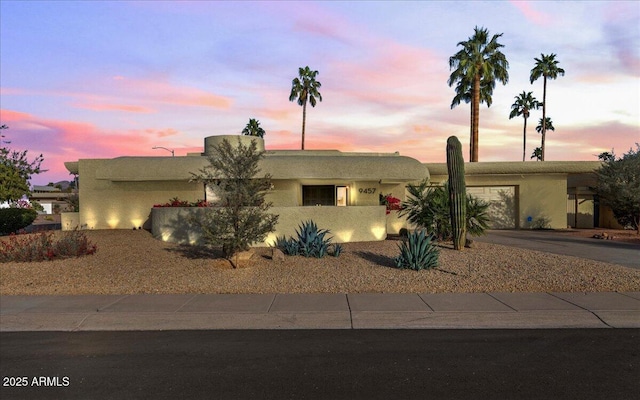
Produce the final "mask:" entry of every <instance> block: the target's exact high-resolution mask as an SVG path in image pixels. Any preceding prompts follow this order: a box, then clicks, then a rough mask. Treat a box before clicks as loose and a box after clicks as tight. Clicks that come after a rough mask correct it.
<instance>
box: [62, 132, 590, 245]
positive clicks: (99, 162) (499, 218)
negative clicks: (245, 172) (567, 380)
mask: <svg viewBox="0 0 640 400" xmlns="http://www.w3.org/2000/svg"><path fill="white" fill-rule="evenodd" d="M224 139H228V140H230V142H231V143H232V144H233V143H235V142H237V141H238V140H240V141H242V142H243V143H245V144H248V143H250V141H251V140H256V141H257V143H258V147H259V149H261V150H262V149H264V141H263V139H261V138H255V137H249V136H235V135H233V136H232V135H225V136H210V137H207V138H205V146H204V148H205V152H204V153H195V154H188V155H187V156H184V157H118V158H113V159H81V160H79V161H75V162H67V163H65V166H66V167H67V169H68V170H69V172H71V173H73V174H78V175H79V178H80V181H81V182H82V185H81V186H80V191H79V196H80V212H79V213H77V214H76V215H75V216H74V218H75V219H70V217H69V216H67V218H66V219H65V216H63V221H62V224H63V229H71V228H73V227H75V226H76V225H77V226H80V227H81V228H84V229H132V228H138V227H144V228H145V229H150V230H151V231H152V232H153V234H154V235H155V236H156V237H158V238H161V239H163V240H167V241H177V242H195V241H197V239H198V237H197V235H194V234H193V233H192V232H191V230H192V226H191V224H189V223H188V218H189V217H188V215H187V213H192V212H197V209H172V208H153V205H154V204H159V203H166V202H168V201H169V199H171V198H174V197H178V198H180V199H181V200H188V201H192V202H195V201H197V200H200V199H206V190H205V188H204V185H202V184H201V183H196V182H190V178H191V177H192V175H191V173H195V172H197V171H198V170H200V169H201V168H203V167H205V166H207V165H208V161H207V157H206V155H207V149H208V148H210V146H213V145H215V144H217V143H220V142H221V141H222V140H224ZM443 151H444V150H443ZM598 166H599V163H597V162H596V163H591V162H549V161H545V162H544V163H536V162H527V163H522V162H509V163H473V164H466V165H465V168H466V176H467V186H468V188H469V191H470V192H471V193H473V194H475V195H478V196H480V197H483V198H485V199H487V200H489V201H492V202H493V207H492V213H493V216H494V222H493V224H494V227H496V228H530V227H534V224H535V223H539V224H542V223H543V222H544V223H546V224H547V225H548V227H551V228H566V227H567V193H569V192H568V183H567V182H568V178H569V177H570V176H573V175H575V174H588V173H590V172H593V170H595V169H596V168H597V167H598ZM260 167H261V172H260V174H261V175H264V174H266V173H269V174H270V175H271V179H272V183H273V190H272V191H271V192H270V193H269V194H268V196H267V199H268V201H271V202H272V203H273V207H272V209H271V210H270V212H272V213H274V214H278V215H279V216H280V218H279V222H278V225H277V228H276V232H274V233H273V234H271V235H269V237H268V238H267V240H266V243H267V244H269V243H272V242H273V240H274V239H275V237H276V236H279V235H292V234H294V232H295V229H296V228H297V227H298V225H299V224H300V223H301V222H302V221H305V220H310V219H311V220H314V221H315V222H316V223H317V224H318V226H319V227H320V228H324V229H330V230H331V232H332V235H333V236H334V240H335V241H336V242H354V241H370V240H383V239H385V237H386V235H387V234H388V233H397V232H398V231H399V230H400V228H402V227H405V226H406V221H405V219H399V218H397V214H396V213H395V212H391V213H390V214H389V215H387V214H386V213H385V207H384V206H381V205H380V203H379V198H380V194H383V195H387V194H392V195H393V196H395V197H398V198H400V199H404V198H405V187H406V185H407V184H408V183H417V182H419V181H421V180H422V179H424V178H429V176H430V175H429V174H430V173H431V180H432V182H434V183H441V182H442V181H444V180H446V178H447V177H446V164H444V163H442V164H423V163H421V162H419V161H418V160H416V159H413V158H410V157H406V156H401V155H399V154H398V153H346V152H340V151H337V150H271V151H266V152H265V157H264V159H263V160H262V161H261V164H260ZM152 210H153V211H152ZM189 210H191V211H189Z"/></svg>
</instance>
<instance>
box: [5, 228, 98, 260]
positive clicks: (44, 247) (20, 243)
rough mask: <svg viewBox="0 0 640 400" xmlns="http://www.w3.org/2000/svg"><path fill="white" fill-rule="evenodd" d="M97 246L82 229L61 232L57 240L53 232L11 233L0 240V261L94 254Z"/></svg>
mask: <svg viewBox="0 0 640 400" xmlns="http://www.w3.org/2000/svg"><path fill="white" fill-rule="evenodd" d="M96 250H97V246H96V245H95V244H93V243H91V241H90V240H89V239H88V238H87V236H86V234H85V233H84V232H82V231H78V230H73V231H67V232H63V233H62V235H61V237H60V238H58V239H57V240H56V239H55V237H54V234H53V233H50V232H49V233H45V232H41V233H37V234H28V235H12V236H10V237H9V238H8V239H6V240H2V241H0V262H11V261H13V262H31V261H45V260H54V259H60V258H70V257H80V256H84V255H89V254H94V253H95V252H96Z"/></svg>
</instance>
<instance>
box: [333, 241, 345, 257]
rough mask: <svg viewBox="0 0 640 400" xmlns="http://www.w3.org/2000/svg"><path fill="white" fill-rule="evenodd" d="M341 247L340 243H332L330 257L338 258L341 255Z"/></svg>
mask: <svg viewBox="0 0 640 400" xmlns="http://www.w3.org/2000/svg"><path fill="white" fill-rule="evenodd" d="M342 250H343V248H342V245H341V244H340V243H334V244H333V253H331V255H332V256H334V257H340V254H342Z"/></svg>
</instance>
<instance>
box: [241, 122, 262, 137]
mask: <svg viewBox="0 0 640 400" xmlns="http://www.w3.org/2000/svg"><path fill="white" fill-rule="evenodd" d="M242 134H243V135H246V136H256V137H259V138H263V137H264V134H265V132H264V129H262V128H261V127H260V121H258V120H257V119H254V118H251V119H249V123H248V124H247V126H245V127H244V129H243V130H242Z"/></svg>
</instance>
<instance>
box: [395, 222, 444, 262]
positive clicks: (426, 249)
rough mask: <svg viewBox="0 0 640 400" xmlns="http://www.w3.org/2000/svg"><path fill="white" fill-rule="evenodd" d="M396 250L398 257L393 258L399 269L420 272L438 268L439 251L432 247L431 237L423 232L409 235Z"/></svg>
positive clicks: (432, 240)
mask: <svg viewBox="0 0 640 400" xmlns="http://www.w3.org/2000/svg"><path fill="white" fill-rule="evenodd" d="M398 248H399V249H400V255H399V256H397V257H396V258H395V262H396V267H398V268H400V269H405V268H408V269H412V270H414V271H420V270H422V269H429V268H435V267H437V266H438V256H439V254H440V251H439V249H438V248H437V247H436V246H435V245H434V239H433V236H431V235H427V234H426V232H425V231H423V230H421V231H416V232H411V233H409V235H408V236H407V238H406V239H403V240H402V242H401V243H400V244H399V245H398Z"/></svg>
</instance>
